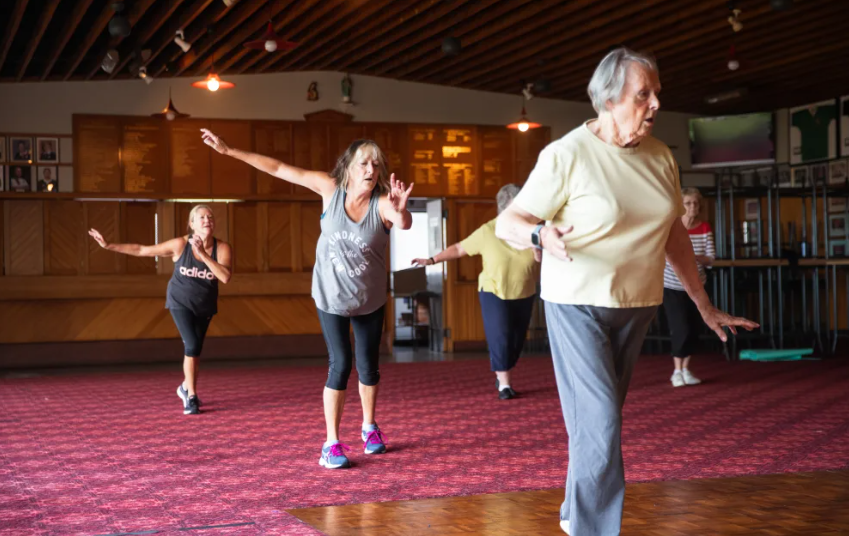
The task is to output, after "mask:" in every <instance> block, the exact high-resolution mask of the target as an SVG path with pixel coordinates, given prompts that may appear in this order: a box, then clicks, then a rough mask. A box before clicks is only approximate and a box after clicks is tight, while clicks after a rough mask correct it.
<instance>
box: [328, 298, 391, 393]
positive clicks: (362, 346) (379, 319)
mask: <svg viewBox="0 0 849 536" xmlns="http://www.w3.org/2000/svg"><path fill="white" fill-rule="evenodd" d="M383 313H384V307H381V308H380V309H378V310H377V311H375V312H373V313H369V314H367V315H360V316H351V317H348V316H339V315H334V314H332V313H328V312H325V311H322V310H321V309H319V310H318V320H319V322H320V323H321V331H322V333H323V334H324V342H325V343H327V352H328V354H329V355H330V370H329V371H328V372H327V383H326V384H325V385H326V386H327V387H329V388H331V389H335V390H337V391H344V390H345V389H347V388H348V378H349V377H350V376H351V369H352V361H353V359H354V355H353V353H352V352H351V326H353V328H354V344H355V346H356V355H357V374H359V376H360V383H362V384H363V385H377V384H378V383H379V382H380V371H379V370H378V360H379V358H380V338H381V336H382V335H383Z"/></svg>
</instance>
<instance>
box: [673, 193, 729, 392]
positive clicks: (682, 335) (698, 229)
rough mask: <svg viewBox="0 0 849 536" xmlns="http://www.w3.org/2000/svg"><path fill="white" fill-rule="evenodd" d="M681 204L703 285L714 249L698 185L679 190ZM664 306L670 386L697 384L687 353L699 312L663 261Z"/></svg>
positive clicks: (698, 324)
mask: <svg viewBox="0 0 849 536" xmlns="http://www.w3.org/2000/svg"><path fill="white" fill-rule="evenodd" d="M681 196H682V197H683V198H684V207H685V208H686V209H687V213H686V214H685V215H683V216H681V221H682V223H683V224H684V227H686V228H687V232H688V234H689V235H690V242H692V243H693V252H694V253H695V254H696V265H697V266H698V268H699V280H701V282H702V285H704V284H705V281H706V280H707V274H706V273H705V267H708V266H710V265H711V264H713V259H714V258H715V257H716V251H715V249H714V245H713V231H712V230H711V228H710V224H709V223H708V222H706V221H702V220H701V218H699V212H700V211H701V201H702V194H701V193H700V192H699V190H698V189H697V188H684V189H683V190H682V191H681ZM663 308H664V310H665V311H666V318H667V320H668V323H669V331H670V335H671V338H672V360H673V361H675V372H674V373H673V374H672V378H671V380H672V386H673V387H683V386H685V385H696V384H699V383H701V382H702V381H701V380H700V379H698V378H696V377H695V376H693V374H692V373H691V372H690V370H689V368H688V365H689V364H690V355H691V354H692V353H693V350H695V349H696V347H697V345H698V342H699V331H700V330H701V327H702V316H701V314H700V313H699V311H698V309H696V304H695V303H693V300H691V299H690V297H689V296H688V295H687V292H686V291H685V290H684V285H682V284H681V281H679V280H678V277H677V276H676V275H675V271H674V270H673V269H672V266H670V264H669V262H668V261H667V263H666V269H665V270H664V271H663Z"/></svg>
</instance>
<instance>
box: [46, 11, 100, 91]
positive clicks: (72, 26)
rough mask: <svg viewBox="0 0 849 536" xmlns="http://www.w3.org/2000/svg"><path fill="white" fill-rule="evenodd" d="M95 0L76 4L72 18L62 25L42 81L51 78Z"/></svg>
mask: <svg viewBox="0 0 849 536" xmlns="http://www.w3.org/2000/svg"><path fill="white" fill-rule="evenodd" d="M92 1H93V0H80V1H79V2H76V3H75V4H74V9H73V11H72V12H71V16H70V17H68V19H67V20H66V21H65V24H63V25H62V30H61V31H60V33H59V37H58V38H57V39H56V43H55V44H54V45H53V52H51V53H50V56H49V57H50V59H49V60H47V65H46V66H45V67H44V70H43V71H42V73H41V80H42V81H44V80H46V79H47V77H48V76H50V72H51V71H52V70H53V66H54V65H56V61H57V60H58V59H59V56H60V55H61V54H62V52H63V51H64V50H65V45H67V44H68V41H69V40H70V39H71V36H72V35H73V34H74V32H75V31H76V29H77V27H78V26H79V25H80V21H82V20H83V17H84V16H85V14H86V11H88V8H89V6H91V3H92Z"/></svg>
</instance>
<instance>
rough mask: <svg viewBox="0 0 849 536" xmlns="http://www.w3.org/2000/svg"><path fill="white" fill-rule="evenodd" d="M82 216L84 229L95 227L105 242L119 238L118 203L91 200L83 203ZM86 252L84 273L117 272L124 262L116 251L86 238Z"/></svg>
mask: <svg viewBox="0 0 849 536" xmlns="http://www.w3.org/2000/svg"><path fill="white" fill-rule="evenodd" d="M83 207H84V208H83V216H84V220H85V225H84V226H83V227H84V228H85V229H86V232H87V231H88V229H97V230H98V231H100V234H101V235H103V238H104V239H105V240H106V241H107V242H119V240H121V235H120V233H121V224H120V204H119V203H117V202H111V201H98V202H96V201H91V202H86V203H84V204H83ZM86 244H87V248H86V254H85V256H84V257H83V265H84V271H85V273H86V274H119V273H121V272H122V271H123V266H124V262H123V260H124V259H122V257H124V255H120V254H118V253H113V252H111V251H107V250H105V249H103V248H101V247H100V246H99V245H98V244H97V242H95V241H94V240H93V239H91V238H89V239H88V240H86Z"/></svg>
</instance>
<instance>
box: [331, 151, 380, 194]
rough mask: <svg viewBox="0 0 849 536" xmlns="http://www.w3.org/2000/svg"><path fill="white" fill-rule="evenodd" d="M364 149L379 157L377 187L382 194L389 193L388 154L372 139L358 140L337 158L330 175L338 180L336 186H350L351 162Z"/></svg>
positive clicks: (345, 187)
mask: <svg viewBox="0 0 849 536" xmlns="http://www.w3.org/2000/svg"><path fill="white" fill-rule="evenodd" d="M364 151H371V153H372V156H374V157H376V158H377V162H378V164H377V189H378V192H379V193H381V194H388V193H389V188H390V187H389V170H388V169H387V168H386V156H384V154H383V151H381V150H380V147H379V146H378V145H377V143H375V142H374V141H372V140H356V141H354V142H353V143H351V145H349V146H348V148H347V149H346V150H345V152H344V153H342V155H341V156H340V157H339V159H338V160H336V166H335V167H334V168H333V171H331V172H330V176H331V177H333V179H334V180H335V181H336V187H337V188H341V189H342V190H345V189H347V188H348V175H349V169H350V167H351V164H353V163H354V160H356V158H357V156H358V155H360V154H362V152H364Z"/></svg>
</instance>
